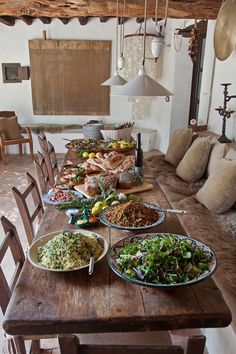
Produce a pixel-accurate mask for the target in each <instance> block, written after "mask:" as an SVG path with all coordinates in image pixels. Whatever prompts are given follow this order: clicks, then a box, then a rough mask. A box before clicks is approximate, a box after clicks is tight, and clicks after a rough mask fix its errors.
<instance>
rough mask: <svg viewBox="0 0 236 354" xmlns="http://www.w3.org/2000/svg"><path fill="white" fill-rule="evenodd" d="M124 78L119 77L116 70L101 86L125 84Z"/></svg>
mask: <svg viewBox="0 0 236 354" xmlns="http://www.w3.org/2000/svg"><path fill="white" fill-rule="evenodd" d="M126 82H127V81H126V80H125V79H123V77H121V76H120V75H119V74H118V72H117V71H116V72H115V73H114V75H112V76H111V77H110V78H109V79H107V80H106V81H104V82H103V83H102V84H101V85H103V86H116V85H124V84H126Z"/></svg>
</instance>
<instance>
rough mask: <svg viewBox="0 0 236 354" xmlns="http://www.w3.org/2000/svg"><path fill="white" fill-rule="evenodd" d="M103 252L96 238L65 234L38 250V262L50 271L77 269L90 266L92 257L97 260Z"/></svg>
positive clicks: (79, 234)
mask: <svg viewBox="0 0 236 354" xmlns="http://www.w3.org/2000/svg"><path fill="white" fill-rule="evenodd" d="M102 252H103V248H102V246H101V245H100V244H99V243H98V241H97V239H96V236H94V237H92V236H85V235H83V234H82V233H77V232H69V231H68V232H63V233H61V234H58V235H56V236H54V237H53V238H52V239H51V240H49V241H48V242H47V243H46V244H45V245H44V246H42V247H39V249H38V261H39V263H40V264H42V265H43V266H44V267H46V268H48V269H60V270H68V269H76V268H80V267H82V266H85V265H87V264H89V260H90V257H91V256H93V257H94V258H95V260H96V259H98V258H99V257H100V255H101V254H102Z"/></svg>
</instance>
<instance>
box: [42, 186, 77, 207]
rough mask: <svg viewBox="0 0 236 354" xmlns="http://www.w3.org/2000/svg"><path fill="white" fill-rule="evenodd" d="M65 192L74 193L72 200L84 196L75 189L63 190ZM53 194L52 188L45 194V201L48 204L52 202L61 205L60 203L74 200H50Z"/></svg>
mask: <svg viewBox="0 0 236 354" xmlns="http://www.w3.org/2000/svg"><path fill="white" fill-rule="evenodd" d="M61 191H62V192H64V193H72V194H74V197H75V198H73V199H72V200H74V199H76V198H77V197H83V194H82V193H80V192H77V191H73V190H67V189H66V190H64V189H62V190H61ZM52 195H53V192H52V190H50V191H49V192H48V193H47V194H44V195H43V201H44V202H45V203H47V204H52V205H60V204H64V203H70V202H71V201H72V200H70V201H65V202H54V201H53V200H50V197H51V196H52Z"/></svg>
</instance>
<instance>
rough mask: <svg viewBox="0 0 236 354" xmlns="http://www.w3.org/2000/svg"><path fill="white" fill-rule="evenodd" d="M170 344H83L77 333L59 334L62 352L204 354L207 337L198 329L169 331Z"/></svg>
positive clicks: (93, 353) (78, 353) (94, 353)
mask: <svg viewBox="0 0 236 354" xmlns="http://www.w3.org/2000/svg"><path fill="white" fill-rule="evenodd" d="M169 334H170V339H171V344H170V345H166V346H165V345H160V346H159V345H157V346H156V345H155V346H153V345H150V346H148V345H138V346H137V345H81V344H80V341H79V337H78V336H77V335H75V334H67V335H59V345H60V351H61V354H67V353H68V350H69V352H70V354H110V353H112V354H179V353H182V354H203V353H204V348H205V342H206V337H205V336H203V335H202V334H201V333H200V331H199V330H198V329H188V330H176V331H169Z"/></svg>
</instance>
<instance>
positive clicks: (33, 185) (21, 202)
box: [12, 172, 44, 244]
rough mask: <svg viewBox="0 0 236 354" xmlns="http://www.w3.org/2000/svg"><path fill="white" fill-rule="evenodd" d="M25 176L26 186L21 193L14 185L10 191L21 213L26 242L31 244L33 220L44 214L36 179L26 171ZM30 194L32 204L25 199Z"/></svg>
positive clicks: (33, 232)
mask: <svg viewBox="0 0 236 354" xmlns="http://www.w3.org/2000/svg"><path fill="white" fill-rule="evenodd" d="M26 178H27V181H28V186H27V188H26V189H25V190H24V192H23V193H22V192H20V191H19V190H18V189H17V188H16V187H13V188H12V193H13V195H14V197H15V200H16V204H17V206H18V209H19V213H20V215H21V219H22V222H23V225H24V228H25V232H26V236H27V238H28V242H29V244H31V243H32V241H33V239H34V236H35V230H34V221H35V220H36V219H38V221H40V220H41V218H42V216H43V214H44V207H43V202H42V199H41V196H40V192H39V189H38V185H37V182H36V180H35V179H34V177H33V176H31V175H30V174H29V173H28V172H27V173H26ZM30 195H31V196H32V199H33V204H34V205H33V206H32V205H29V200H27V198H28V197H29V196H30ZM30 211H32V213H30Z"/></svg>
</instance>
